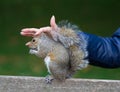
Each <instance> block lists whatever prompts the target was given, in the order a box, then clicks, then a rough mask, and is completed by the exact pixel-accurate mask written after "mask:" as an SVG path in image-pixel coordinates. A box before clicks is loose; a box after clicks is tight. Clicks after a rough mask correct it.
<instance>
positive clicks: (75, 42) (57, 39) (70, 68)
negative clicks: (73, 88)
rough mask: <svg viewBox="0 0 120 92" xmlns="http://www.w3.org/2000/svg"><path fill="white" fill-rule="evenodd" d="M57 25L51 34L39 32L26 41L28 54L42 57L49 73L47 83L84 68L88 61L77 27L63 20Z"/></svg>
mask: <svg viewBox="0 0 120 92" xmlns="http://www.w3.org/2000/svg"><path fill="white" fill-rule="evenodd" d="M61 24H62V25H61ZM58 27H59V28H58V29H57V30H56V31H54V30H53V31H52V32H51V36H50V35H48V34H47V33H41V35H40V36H37V37H33V39H32V40H31V41H29V42H27V43H26V46H28V47H29V48H30V51H29V52H30V54H35V55H36V56H38V57H40V58H42V59H44V61H45V65H46V67H47V69H48V72H49V74H50V75H48V76H47V77H46V82H47V83H51V82H52V80H53V79H56V80H59V81H65V79H67V78H70V77H72V76H73V74H74V73H75V72H76V71H77V70H80V69H83V68H86V67H87V65H88V63H89V62H88V60H86V59H85V58H86V57H87V55H88V52H87V50H86V46H87V44H86V41H85V39H84V38H83V37H82V35H81V36H80V37H78V35H77V33H76V32H77V31H79V29H78V27H77V26H75V25H72V24H70V23H68V22H65V21H63V22H61V23H60V24H59V25H58Z"/></svg>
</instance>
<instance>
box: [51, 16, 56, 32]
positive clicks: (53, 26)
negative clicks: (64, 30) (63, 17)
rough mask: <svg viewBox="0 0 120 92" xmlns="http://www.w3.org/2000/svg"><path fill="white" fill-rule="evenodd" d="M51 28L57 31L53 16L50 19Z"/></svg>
mask: <svg viewBox="0 0 120 92" xmlns="http://www.w3.org/2000/svg"><path fill="white" fill-rule="evenodd" d="M50 26H51V27H52V29H54V30H55V29H57V24H56V22H55V16H54V15H53V16H52V17H51V19H50Z"/></svg>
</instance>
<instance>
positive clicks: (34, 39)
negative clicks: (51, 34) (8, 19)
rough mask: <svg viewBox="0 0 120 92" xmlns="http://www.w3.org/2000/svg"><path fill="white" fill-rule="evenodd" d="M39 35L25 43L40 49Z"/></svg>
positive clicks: (33, 48) (34, 48) (31, 47)
mask: <svg viewBox="0 0 120 92" xmlns="http://www.w3.org/2000/svg"><path fill="white" fill-rule="evenodd" d="M38 41H39V37H34V38H33V39H32V40H31V41H29V42H27V43H26V44H25V45H26V46H28V47H29V48H30V49H32V50H36V51H37V50H38Z"/></svg>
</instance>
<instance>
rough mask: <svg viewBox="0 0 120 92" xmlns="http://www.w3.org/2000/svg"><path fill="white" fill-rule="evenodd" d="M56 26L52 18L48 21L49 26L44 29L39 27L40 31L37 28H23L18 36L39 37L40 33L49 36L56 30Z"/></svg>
mask: <svg viewBox="0 0 120 92" xmlns="http://www.w3.org/2000/svg"><path fill="white" fill-rule="evenodd" d="M57 29H58V26H57V24H56V22H55V17H54V16H52V17H51V19H50V26H46V27H41V28H40V29H38V28H24V29H22V30H21V32H20V34H21V35H23V36H30V37H33V36H39V35H40V34H41V33H42V32H45V33H48V34H51V31H52V30H54V31H55V30H57Z"/></svg>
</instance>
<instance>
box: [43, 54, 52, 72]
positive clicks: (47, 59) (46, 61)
mask: <svg viewBox="0 0 120 92" xmlns="http://www.w3.org/2000/svg"><path fill="white" fill-rule="evenodd" d="M44 61H45V64H46V67H47V69H48V72H49V73H50V74H51V72H50V68H49V63H50V62H51V61H50V57H49V56H47V57H46V58H45V59H44Z"/></svg>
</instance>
